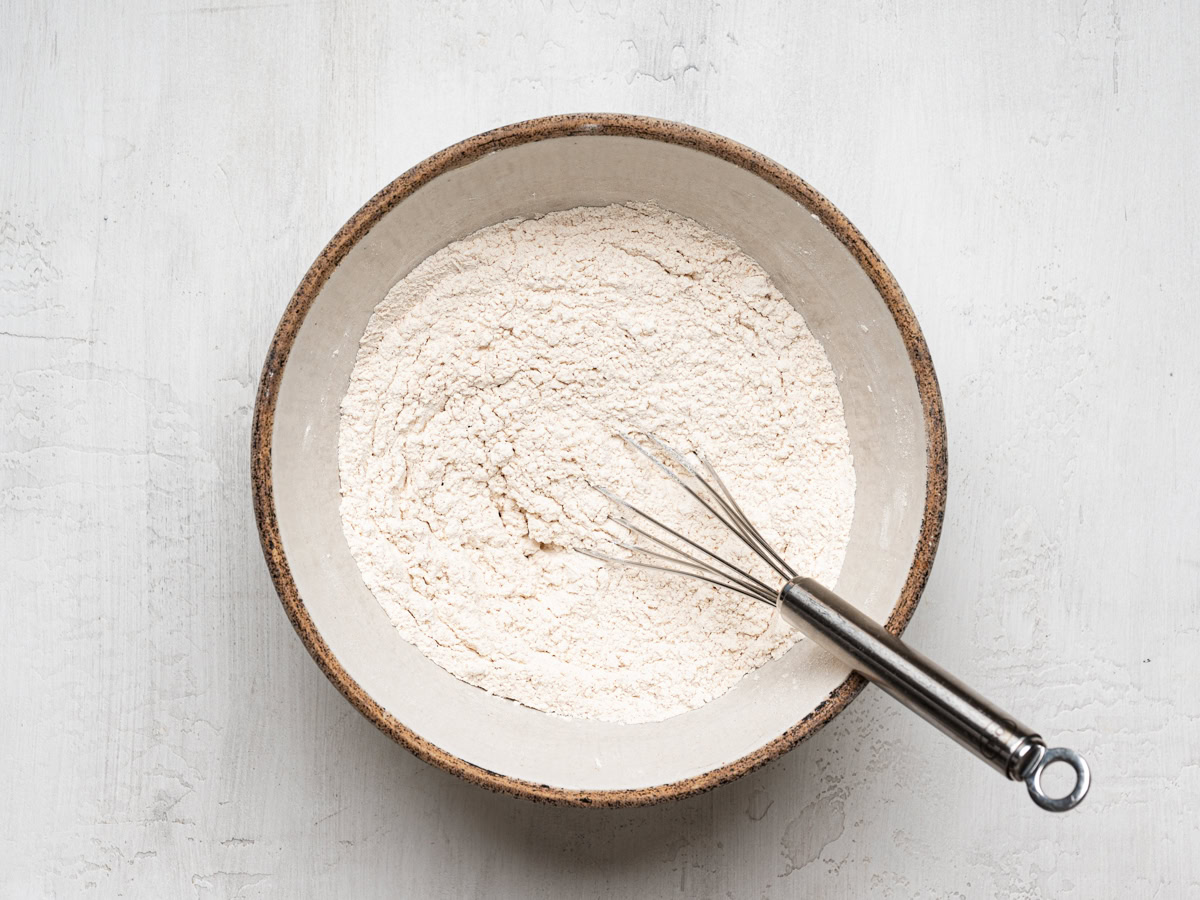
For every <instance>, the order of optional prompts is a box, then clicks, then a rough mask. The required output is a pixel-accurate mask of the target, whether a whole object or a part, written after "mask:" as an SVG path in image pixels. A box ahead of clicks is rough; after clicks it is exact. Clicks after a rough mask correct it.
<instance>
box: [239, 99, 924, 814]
mask: <svg viewBox="0 0 1200 900" xmlns="http://www.w3.org/2000/svg"><path fill="white" fill-rule="evenodd" d="M591 134H594V135H624V136H629V137H636V138H642V139H644V140H650V141H663V142H666V143H671V144H679V145H682V146H686V147H691V148H693V149H695V150H699V151H702V152H704V153H709V154H712V155H714V156H717V157H719V158H721V159H723V160H726V161H728V162H731V163H734V164H735V165H738V166H740V167H742V168H743V169H745V170H747V171H749V172H751V173H753V174H755V175H757V176H758V177H760V178H762V179H764V180H765V181H767V182H769V183H770V184H772V185H774V186H775V187H777V188H778V189H779V190H781V191H783V192H785V193H786V194H788V195H789V196H791V197H793V198H795V199H796V200H797V201H799V202H800V203H802V204H803V205H804V206H805V207H807V208H808V210H809V211H810V212H812V213H813V214H815V215H816V216H817V217H818V218H820V220H821V222H822V223H823V224H824V225H825V226H826V227H827V228H828V229H829V230H830V231H831V232H833V234H834V235H836V236H837V238H838V239H839V240H840V241H841V242H842V244H843V245H844V246H845V247H846V248H847V249H848V250H849V251H850V253H851V254H853V256H854V258H855V259H856V260H857V261H858V263H859V265H860V266H861V267H862V269H863V271H864V272H865V273H866V274H867V275H868V277H870V279H871V281H872V282H873V283H874V285H875V287H876V289H877V290H878V291H879V293H880V295H881V296H882V297H883V300H884V302H885V303H886V304H887V306H888V309H889V310H890V311H891V314H892V317H893V319H894V320H895V323H896V328H897V329H898V330H899V333H900V335H901V337H902V338H903V340H904V343H905V345H906V346H907V348H908V356H909V359H910V360H911V362H912V370H913V375H914V377H915V379H916V383H917V389H918V391H919V393H920V397H921V404H922V408H923V410H924V416H925V436H926V441H927V489H926V497H925V511H924V515H923V518H922V522H921V532H920V538H919V540H918V544H917V549H916V552H915V554H914V558H913V564H912V568H911V569H910V570H909V573H908V578H907V580H906V582H905V585H904V588H903V590H902V592H901V594H900V597H899V599H898V601H897V603H896V605H895V606H894V607H893V609H892V613H891V616H890V617H889V619H888V621H887V628H888V630H889V631H891V632H892V633H894V634H900V633H901V632H903V631H904V628H905V626H906V625H907V624H908V622H909V619H910V618H911V617H912V614H913V611H914V610H915V609H916V606H917V601H918V600H919V599H920V596H921V591H922V590H923V589H924V587H925V581H926V579H927V578H928V576H929V570H930V568H931V567H932V565H933V557H934V553H935V551H936V549H937V542H938V536H939V534H940V533H941V527H942V516H943V513H944V510H945V504H946V428H945V421H944V418H943V413H942V400H941V394H940V392H939V390H938V384H937V377H936V375H935V374H934V371H933V363H932V361H931V360H930V358H929V351H928V348H927V347H926V346H925V339H924V338H923V337H922V335H921V329H920V327H919V326H918V325H917V320H916V318H915V317H914V316H913V312H912V310H911V309H910V308H909V306H908V302H907V301H906V300H905V299H904V294H903V293H902V292H901V290H900V286H899V285H898V284H896V280H895V279H894V278H893V277H892V274H891V273H890V272H889V271H888V270H887V267H886V266H884V264H883V262H882V261H881V260H880V259H879V257H878V256H877V255H876V253H875V251H874V250H873V249H872V248H871V246H870V244H868V243H867V241H866V240H865V239H864V238H863V236H862V235H861V234H860V233H859V232H858V229H856V228H855V227H854V226H853V225H852V224H850V222H849V221H848V220H847V219H846V217H845V216H843V215H842V214H841V213H840V212H839V211H838V210H837V209H836V208H835V207H834V206H833V204H832V203H830V202H829V201H828V200H826V199H825V198H824V197H823V196H821V195H820V194H819V193H817V191H815V190H814V189H813V188H812V187H810V186H809V185H808V184H807V183H806V182H804V181H803V180H802V179H800V178H798V177H797V176H796V175H794V174H792V173H791V172H789V171H788V170H787V169H785V168H783V167H782V166H780V165H778V164H777V163H774V162H772V161H771V160H769V159H767V158H766V157H765V156H762V155H761V154H759V153H756V152H755V151H753V150H751V149H749V148H748V147H744V146H742V145H741V144H738V143H735V142H734V141H731V140H729V139H727V138H724V137H721V136H719V135H715V134H712V133H710V132H707V131H701V130H700V129H698V128H692V127H690V126H688V125H682V124H679V123H677V122H669V121H664V120H661V119H650V118H645V117H642V116H628V115H616V114H573V115H561V116H549V117H547V118H543V119H533V120H531V121H528V122H518V123H517V124H514V125H507V126H505V127H503V128H497V129H496V130H494V131H488V132H485V133H483V134H480V135H476V136H475V137H472V138H469V139H467V140H465V141H462V142H461V143H458V144H455V145H454V146H452V147H448V148H447V149H445V150H443V151H441V152H440V153H437V154H434V155H433V156H431V157H429V158H428V159H426V160H425V161H424V162H422V163H420V164H419V165H417V166H415V167H414V168H412V169H410V170H409V171H407V172H405V173H404V174H403V175H401V176H400V177H399V178H397V179H396V180H395V181H393V182H392V183H391V184H389V185H388V186H387V187H385V188H384V189H383V190H381V191H380V192H379V193H378V194H376V195H375V196H374V197H372V198H371V199H370V200H369V201H367V203H366V204H365V205H364V206H363V207H362V209H360V210H359V211H358V212H357V213H355V214H354V216H353V217H352V218H351V219H350V221H349V222H347V223H346V224H345V225H344V226H343V227H342V228H341V230H340V231H338V233H337V234H336V235H334V237H333V240H331V241H330V242H329V244H328V245H327V246H326V247H325V249H324V250H322V251H321V255H320V256H318V257H317V259H316V261H315V262H314V263H313V264H312V266H311V267H310V268H309V270H308V272H306V273H305V275H304V278H303V280H302V281H301V282H300V285H299V287H297V288H296V292H295V294H293V295H292V299H291V302H290V303H289V304H288V306H287V309H286V310H284V313H283V317H282V318H281V319H280V322H279V327H278V328H277V329H276V331H275V337H274V339H273V340H272V341H271V347H270V350H269V351H268V353H267V359H266V362H265V363H264V365H263V372H262V377H261V380H260V381H259V385H258V396H257V399H256V402H255V408H254V423H253V426H252V433H251V480H252V486H253V492H254V513H255V517H256V518H257V520H258V530H259V536H260V538H261V541H262V548H263V555H264V556H265V557H266V561H267V567H268V568H269V569H270V572H271V578H272V579H273V580H274V582H275V587H276V590H277V591H278V592H279V599H280V600H281V601H282V603H283V607H284V609H285V610H286V611H287V615H288V618H289V619H290V620H291V622H292V625H293V626H294V627H295V629H296V632H297V633H298V634H299V635H300V639H301V640H302V641H303V642H304V646H305V647H307V648H308V652H309V653H311V654H312V657H313V659H315V660H316V662H317V665H319V666H320V667H321V669H322V671H324V672H325V674H326V676H328V678H329V680H330V681H332V682H333V683H334V685H336V686H337V688H338V690H339V691H341V692H342V693H343V694H344V695H345V696H346V699H348V700H349V701H350V702H351V703H352V704H354V706H355V707H356V708H357V709H358V711H359V712H361V713H362V714H363V715H364V716H366V717H367V718H368V719H370V720H371V721H372V722H374V723H375V725H376V726H378V727H379V728H380V730H382V731H383V732H384V733H386V734H388V735H390V736H391V737H392V738H393V739H394V740H396V741H397V742H398V743H400V744H403V745H404V746H405V747H407V748H408V749H409V750H410V751H412V752H413V753H414V754H416V755H417V756H418V757H420V758H421V759H423V760H425V761H426V762H429V763H433V764H434V765H437V766H440V767H441V768H443V769H446V770H447V771H449V772H453V773H454V774H456V775H459V776H461V777H462V778H465V779H466V780H468V781H471V782H474V783H475V784H478V785H481V786H483V787H486V788H489V789H491V790H495V791H501V792H504V793H508V794H512V795H514V796H517V797H525V798H527V799H530V800H536V801H541V802H546V803H556V804H563V805H570V806H596V807H601V806H603V807H619V806H641V805H646V804H651V803H659V802H662V801H664V800H673V799H678V798H681V797H686V796H689V795H691V794H696V793H699V792H701V791H706V790H709V789H710V788H713V787H716V786H717V785H719V784H724V783H726V782H728V781H732V780H733V779H735V778H738V777H739V776H741V775H744V774H746V773H747V772H750V771H752V770H754V769H756V768H758V767H759V766H761V765H763V764H764V763H767V762H769V761H771V760H773V759H775V758H776V757H778V756H780V755H781V754H782V753H784V752H786V751H787V750H790V749H791V748H792V747H795V746H796V745H797V744H798V743H800V742H801V741H802V740H804V739H805V738H807V737H809V736H810V735H812V734H814V733H815V732H816V731H817V730H818V729H820V728H821V726H822V725H824V724H825V723H826V722H828V721H829V720H830V719H832V718H833V717H834V716H836V715H837V714H838V713H839V712H841V711H842V710H843V709H845V708H846V705H847V704H848V703H849V702H850V701H851V700H853V699H854V697H855V696H856V695H857V694H858V692H859V691H861V690H862V688H863V686H864V684H865V683H866V682H865V681H864V679H863V678H862V677H861V676H859V675H858V674H852V675H850V676H849V677H848V678H847V679H846V680H845V681H843V682H842V683H841V684H840V685H839V686H838V687H837V689H835V690H834V691H833V692H832V693H830V694H829V696H828V697H826V699H825V700H824V701H822V703H821V704H820V705H819V706H817V708H816V709H814V710H813V711H812V712H811V713H809V714H808V715H807V716H805V717H804V718H803V719H802V720H801V721H800V722H799V723H797V724H796V725H795V726H794V727H793V728H791V729H789V730H788V731H786V732H784V733H783V734H781V735H780V736H779V737H777V738H776V739H775V740H773V741H771V742H770V743H768V744H765V745H764V746H762V747H760V748H759V749H758V750H757V751H755V752H754V753H751V754H748V755H746V756H744V757H742V758H741V759H738V760H736V761H734V762H731V763H729V764H727V765H725V766H722V767H721V768H718V769H714V770H712V771H710V772H706V773H704V774H703V775H698V776H696V777H694V778H689V779H686V780H683V781H676V782H673V783H671V784H663V785H658V786H656V787H651V788H643V789H639V790H612V791H571V790H564V789H561V788H555V787H551V786H549V785H544V784H535V783H533V782H529V781H523V780H519V779H515V778H510V777H507V776H505V775H500V774H497V773H496V772H491V771H488V770H486V769H483V768H480V767H478V766H475V765H472V764H471V763H468V762H465V761H464V760H462V759H460V758H458V757H457V756H454V755H453V754H450V753H447V752H445V751H444V750H442V749H441V748H439V747H436V746H434V745H433V744H431V743H429V742H428V741H426V740H424V739H423V738H422V737H421V736H420V735H418V734H415V733H414V732H412V731H411V730H409V729H408V728H406V727H405V726H404V725H403V724H402V723H401V722H399V721H398V720H397V719H396V718H395V717H394V716H392V715H391V714H389V713H388V712H387V711H386V710H384V709H383V708H382V707H380V706H379V704H377V703H376V702H375V701H374V700H373V699H372V698H371V697H370V696H369V695H368V694H367V693H366V692H365V691H363V689H362V688H361V687H360V686H359V685H358V684H357V683H356V682H355V681H354V679H352V678H351V677H350V676H349V674H348V673H347V672H346V671H345V669H344V668H342V666H341V664H340V663H339V662H338V661H337V659H336V658H335V657H334V655H333V654H332V653H331V652H330V650H329V647H328V646H327V645H326V643H325V641H324V640H323V639H322V637H321V635H320V633H319V632H318V631H317V629H316V627H315V626H314V625H313V622H312V619H311V618H310V617H309V615H308V612H307V610H306V608H305V605H304V599H303V598H302V597H301V596H300V594H299V592H298V591H297V589H296V584H295V582H294V580H293V579H292V575H291V571H290V569H289V567H288V561H287V557H286V555H285V554H284V552H283V546H282V543H281V541H280V536H279V523H278V521H277V520H276V514H275V503H274V497H273V493H272V484H271V438H272V431H273V424H274V416H275V403H276V399H277V394H278V388H279V379H280V376H281V374H282V373H283V370H284V367H285V366H286V365H287V359H288V354H289V352H290V350H291V347H292V344H293V342H294V341H295V339H296V335H297V333H298V332H299V330H300V327H301V325H302V324H303V323H304V317H305V314H306V313H307V312H308V310H309V308H310V306H311V305H312V303H313V301H314V299H315V298H316V296H317V294H318V292H319V291H320V290H321V288H322V286H323V285H324V284H325V282H326V280H327V279H328V278H329V275H330V273H331V272H332V271H333V270H334V268H336V266H337V265H338V263H339V262H341V260H342V259H343V258H344V257H345V256H346V254H347V253H348V252H349V250H350V248H352V247H353V246H354V245H355V243H357V242H358V241H359V240H360V239H361V238H362V237H363V236H364V235H365V234H366V233H367V232H368V231H369V230H370V229H371V228H372V226H374V224H375V223H376V222H377V221H379V219H380V218H381V217H382V216H383V215H384V214H385V213H387V212H388V211H389V210H391V209H392V208H393V207H395V206H396V205H397V204H398V203H400V202H401V201H402V200H404V198H405V197H407V196H409V195H410V194H412V193H413V192H414V191H415V190H417V188H419V187H421V186H422V185H424V184H426V183H428V182H429V181H431V180H433V179H434V178H437V177H438V176H439V175H441V174H443V173H444V172H448V171H450V170H452V169H456V168H458V167H460V166H464V165H466V164H468V163H470V162H471V161H473V160H475V159H477V158H479V157H480V156H482V155H484V154H486V153H490V152H492V151H495V150H499V149H502V148H504V147H509V146H514V145H518V144H525V143H528V142H531V141H543V140H549V139H553V138H559V137H565V136H568V135H591Z"/></svg>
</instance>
